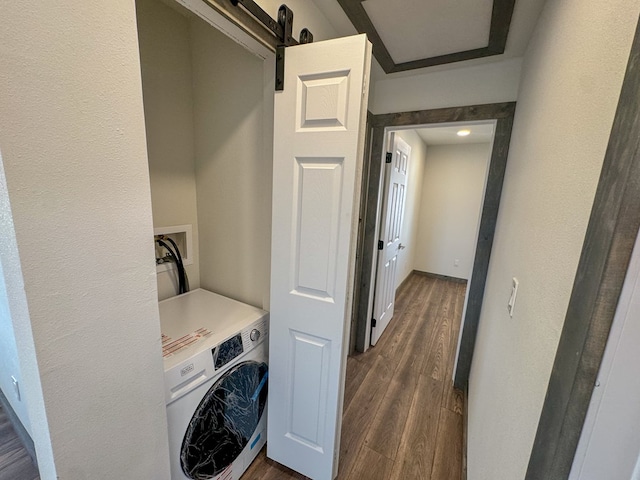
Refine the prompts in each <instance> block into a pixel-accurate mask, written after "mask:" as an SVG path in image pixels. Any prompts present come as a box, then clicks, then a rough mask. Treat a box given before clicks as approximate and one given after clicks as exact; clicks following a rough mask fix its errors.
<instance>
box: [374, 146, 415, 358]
mask: <svg viewBox="0 0 640 480" xmlns="http://www.w3.org/2000/svg"><path fill="white" fill-rule="evenodd" d="M391 135H392V136H393V137H392V140H391V142H389V143H391V145H393V148H392V151H391V163H386V164H385V167H386V168H385V186H384V196H383V201H382V217H381V218H382V221H381V222H380V232H379V237H378V238H379V239H380V240H379V243H378V270H377V273H376V289H375V294H374V297H373V302H374V309H373V312H374V313H373V319H374V320H373V321H372V322H371V345H375V344H376V343H378V340H379V339H380V336H381V335H382V332H384V329H385V328H387V325H389V322H390V321H391V318H392V317H393V307H394V305H395V297H396V268H397V265H398V254H399V253H400V250H402V249H403V248H404V246H403V245H402V244H401V241H402V239H401V238H400V232H401V231H402V220H403V217H404V200H405V197H406V189H407V170H408V166H409V156H410V155H411V147H410V146H409V145H408V144H407V143H406V142H405V141H404V140H402V138H400V137H399V136H398V135H395V134H393V133H392V134H391ZM374 324H375V326H374Z"/></svg>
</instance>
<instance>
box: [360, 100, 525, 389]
mask: <svg viewBox="0 0 640 480" xmlns="http://www.w3.org/2000/svg"><path fill="white" fill-rule="evenodd" d="M515 109H516V103H515V102H506V103H494V104H486V105H472V106H464V107H451V108H439V109H435V110H420V111H414V112H401V113H389V114H382V115H370V116H369V118H368V126H367V130H368V133H369V139H370V141H369V143H368V144H367V147H368V150H367V154H366V155H365V169H364V171H365V173H366V174H367V177H366V178H364V179H363V182H364V188H363V195H362V202H363V205H362V209H361V212H362V214H361V219H360V220H361V228H360V235H361V236H362V238H361V239H359V242H358V243H359V245H360V246H361V248H360V250H359V259H360V262H359V264H358V268H359V270H358V271H356V275H355V279H356V282H357V284H356V288H355V289H354V290H355V293H356V297H357V298H354V304H355V307H356V310H355V318H354V327H355V332H354V333H355V335H353V334H352V335H353V336H355V348H356V349H357V350H359V351H364V350H366V349H367V348H368V345H367V343H368V342H369V341H370V334H371V314H370V305H369V303H370V301H369V298H370V295H371V293H372V289H373V288H374V284H373V283H374V282H373V281H372V274H373V272H374V271H375V258H374V256H375V255H376V253H377V250H376V249H375V246H376V245H377V229H378V228H377V214H378V202H379V196H380V178H381V165H382V163H381V157H382V156H384V153H385V152H384V151H383V149H384V147H385V136H386V130H387V129H388V128H394V127H411V126H415V127H418V126H421V125H430V124H437V123H453V122H476V121H487V120H495V122H496V127H495V136H494V140H493V150H492V152H491V160H490V163H489V172H488V177H487V184H486V189H485V193H484V199H483V203H482V214H481V219H480V228H479V231H478V240H477V247H476V253H475V259H474V263H473V270H472V276H471V282H470V284H469V287H468V288H469V295H468V301H467V310H466V313H465V318H464V324H463V327H462V332H461V335H462V338H461V341H460V352H459V355H458V364H457V368H456V374H455V381H454V384H455V386H456V387H457V388H459V389H461V390H465V389H466V387H467V385H468V381H469V372H470V370H471V359H472V358H473V349H474V346H475V341H476V335H477V332H478V322H479V320H480V311H481V308H482V298H483V296H484V288H485V283H486V279H487V272H488V270H489V259H490V257H491V247H492V245H493V237H494V233H495V227H496V221H497V219H498V209H499V207H500V196H501V193H502V183H503V180H504V173H505V169H506V166H507V157H508V154H509V142H510V140H511V130H512V127H513V118H514V115H515Z"/></svg>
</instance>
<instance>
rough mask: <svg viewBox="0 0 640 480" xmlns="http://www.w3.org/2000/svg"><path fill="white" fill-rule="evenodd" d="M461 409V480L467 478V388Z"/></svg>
mask: <svg viewBox="0 0 640 480" xmlns="http://www.w3.org/2000/svg"><path fill="white" fill-rule="evenodd" d="M463 393H464V409H463V410H462V480H467V447H468V445H469V389H466V390H465V391H464V392H463Z"/></svg>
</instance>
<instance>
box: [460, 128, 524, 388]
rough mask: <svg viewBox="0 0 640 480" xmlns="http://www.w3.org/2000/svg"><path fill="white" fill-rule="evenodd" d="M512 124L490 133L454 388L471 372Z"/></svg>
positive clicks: (462, 385) (465, 384)
mask: <svg viewBox="0 0 640 480" xmlns="http://www.w3.org/2000/svg"><path fill="white" fill-rule="evenodd" d="M512 127H513V117H509V118H501V119H499V120H498V121H497V122H496V132H495V135H494V137H493V151H492V152H491V163H490V164H489V177H488V179H487V188H486V190H485V194H484V202H483V204H482V213H481V217H480V230H479V232H478V243H477V245H476V256H475V259H474V261H473V270H472V274H471V282H470V284H469V295H468V297H467V310H466V313H465V318H464V324H463V326H462V337H461V339H460V353H459V355H458V364H457V366H456V375H455V379H454V384H455V386H456V388H459V389H460V390H465V389H466V388H467V385H468V382H469V374H470V372H471V361H472V359H473V350H474V348H475V344H476V336H477V334H478V325H479V323H480V313H481V311H482V300H483V298H484V287H485V284H486V281H487V274H488V272H489V260H490V259H491V248H492V247H493V236H494V234H495V230H496V223H497V221H498V209H499V208H500V197H501V195H502V183H503V180H504V173H505V170H506V168H507V156H508V154H509V143H510V141H511V129H512Z"/></svg>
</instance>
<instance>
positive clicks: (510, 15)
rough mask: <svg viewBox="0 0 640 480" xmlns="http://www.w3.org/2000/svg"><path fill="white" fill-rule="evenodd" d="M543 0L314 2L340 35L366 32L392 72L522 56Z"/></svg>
mask: <svg viewBox="0 0 640 480" xmlns="http://www.w3.org/2000/svg"><path fill="white" fill-rule="evenodd" d="M544 2H545V0H403V1H402V2H394V1H389V0H314V3H316V5H317V6H318V8H319V9H320V10H321V11H322V13H324V14H325V16H326V17H327V19H328V20H329V22H330V23H331V24H332V25H333V26H334V28H335V29H336V30H337V33H338V34H339V35H350V34H353V33H356V32H361V33H367V35H368V36H369V39H370V40H371V41H372V43H373V51H374V56H375V58H376V60H377V61H378V63H379V65H380V66H381V67H382V70H383V71H384V72H385V73H386V74H394V75H398V74H402V73H401V72H405V73H406V74H413V73H417V72H415V70H417V69H425V68H431V69H438V70H441V69H447V68H457V67H459V66H460V65H461V63H460V62H466V63H468V64H474V65H475V64H478V63H489V62H495V61H497V60H500V59H505V58H515V57H522V56H523V55H524V52H525V50H526V47H527V45H528V43H529V39H530V37H531V34H532V32H533V29H534V27H535V24H536V22H537V20H538V17H539V15H540V11H541V10H542V7H543V6H544ZM398 72H400V73H398Z"/></svg>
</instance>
